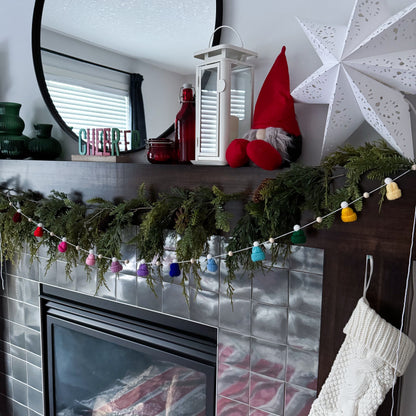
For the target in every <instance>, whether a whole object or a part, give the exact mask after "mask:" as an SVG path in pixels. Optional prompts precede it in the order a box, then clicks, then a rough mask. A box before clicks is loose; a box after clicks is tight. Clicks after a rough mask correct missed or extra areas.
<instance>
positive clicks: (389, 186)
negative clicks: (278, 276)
mask: <svg viewBox="0 0 416 416" xmlns="http://www.w3.org/2000/svg"><path fill="white" fill-rule="evenodd" d="M411 171H416V164H414V165H412V166H411V168H410V169H409V170H407V171H405V172H403V173H402V174H400V175H398V176H396V177H395V178H393V179H391V178H385V180H384V183H383V184H382V185H380V186H378V187H377V188H374V189H373V190H371V191H368V192H364V193H363V194H362V196H360V197H358V198H356V199H354V200H353V201H351V202H347V201H343V202H342V203H341V205H340V207H339V208H338V209H336V210H334V211H331V212H329V213H327V214H325V215H323V216H318V217H316V218H315V219H314V220H313V221H310V222H308V223H306V224H304V225H299V224H295V225H294V226H293V230H291V231H288V232H286V233H284V234H281V235H279V236H277V237H270V238H269V239H268V240H267V241H263V242H258V241H255V242H254V243H253V245H252V246H249V247H245V248H241V249H239V250H236V251H228V252H227V253H222V254H219V255H216V256H213V255H211V254H208V255H207V257H206V260H207V271H209V272H212V273H215V272H216V271H217V269H218V265H217V263H216V261H215V259H221V258H223V257H227V256H230V257H231V256H233V255H234V254H237V253H242V252H244V251H248V250H252V253H251V260H252V261H253V262H257V261H263V260H264V259H265V254H264V251H263V250H262V248H261V246H263V247H264V246H265V245H266V244H274V243H275V242H276V241H277V240H279V239H281V238H283V237H286V236H288V235H291V242H292V243H293V244H303V243H305V242H306V236H305V233H304V231H303V230H304V229H305V228H307V227H309V226H311V225H313V224H316V223H318V224H319V223H321V222H322V221H323V220H324V219H325V218H327V217H329V216H331V215H334V214H336V213H337V212H339V211H341V220H342V221H343V222H346V223H348V222H353V221H356V220H357V214H356V212H354V210H353V209H352V208H351V206H350V205H353V204H354V203H356V202H358V201H360V200H361V199H367V198H369V197H370V196H371V194H372V193H374V192H377V191H378V190H380V189H382V188H383V187H386V198H387V199H388V200H390V201H393V200H395V199H398V198H400V197H401V196H402V192H401V190H400V188H399V187H398V185H397V183H396V181H397V180H398V179H400V178H401V177H403V176H404V175H407V174H408V173H409V172H411ZM9 205H10V206H11V207H13V208H14V209H15V210H16V212H15V213H14V215H13V218H12V220H13V221H14V222H15V223H17V222H20V221H22V218H26V219H27V221H28V222H35V221H34V220H33V219H32V218H30V217H28V216H27V215H25V214H24V213H23V212H22V210H21V209H20V208H19V207H17V206H16V205H15V204H14V203H13V202H12V201H11V199H10V197H9ZM45 233H47V234H48V235H49V236H50V237H52V238H57V239H59V240H60V242H59V244H58V250H59V252H61V253H65V251H67V249H68V246H72V247H74V248H75V249H76V250H77V251H79V252H84V253H88V255H87V258H86V260H85V263H86V264H87V265H88V266H94V265H95V262H96V258H98V259H106V260H111V265H110V271H111V272H113V273H119V272H120V271H122V270H123V266H122V264H121V263H123V264H125V265H127V264H128V263H129V260H120V259H117V257H107V256H104V255H102V254H97V253H95V252H94V250H92V249H90V250H86V249H84V248H82V247H80V246H79V245H76V244H73V243H71V242H69V241H67V239H66V237H60V236H57V235H56V234H55V233H54V232H53V231H50V230H48V229H47V228H45V227H44V226H43V224H42V222H36V229H35V231H34V232H33V235H34V236H35V237H38V238H42V237H43V236H44V234H45ZM185 263H191V264H194V263H196V260H195V259H193V258H191V259H190V260H183V261H179V262H173V263H171V264H170V270H169V275H170V276H171V277H175V276H179V275H180V274H181V271H180V266H179V265H180V264H185ZM161 264H162V263H161V262H160V260H157V261H156V262H149V263H147V262H146V261H145V260H143V259H141V260H140V261H138V269H137V275H138V276H139V277H146V276H148V275H149V269H148V266H157V267H159V266H160V265H161Z"/></svg>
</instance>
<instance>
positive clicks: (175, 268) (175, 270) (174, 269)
mask: <svg viewBox="0 0 416 416" xmlns="http://www.w3.org/2000/svg"><path fill="white" fill-rule="evenodd" d="M180 274H181V269H180V268H179V264H178V263H172V264H171V265H170V270H169V276H170V277H176V276H180Z"/></svg>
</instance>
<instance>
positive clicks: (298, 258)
mask: <svg viewBox="0 0 416 416" xmlns="http://www.w3.org/2000/svg"><path fill="white" fill-rule="evenodd" d="M323 268H324V250H322V249H320V248H311V247H304V246H292V251H291V253H290V269H291V270H298V271H302V272H309V273H316V274H323Z"/></svg>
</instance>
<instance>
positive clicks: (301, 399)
mask: <svg viewBox="0 0 416 416" xmlns="http://www.w3.org/2000/svg"><path fill="white" fill-rule="evenodd" d="M315 397H316V393H315V392H314V391H311V390H306V389H302V388H300V387H299V388H298V387H296V386H292V385H290V384H287V385H286V398H285V416H305V415H308V414H309V411H310V409H311V406H312V403H313V401H314V400H315Z"/></svg>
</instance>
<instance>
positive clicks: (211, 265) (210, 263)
mask: <svg viewBox="0 0 416 416" xmlns="http://www.w3.org/2000/svg"><path fill="white" fill-rule="evenodd" d="M207 260H208V263H207V270H208V271H209V272H211V273H215V272H216V271H217V270H218V265H217V263H216V261H215V259H213V258H212V256H211V254H208V256H207Z"/></svg>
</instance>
